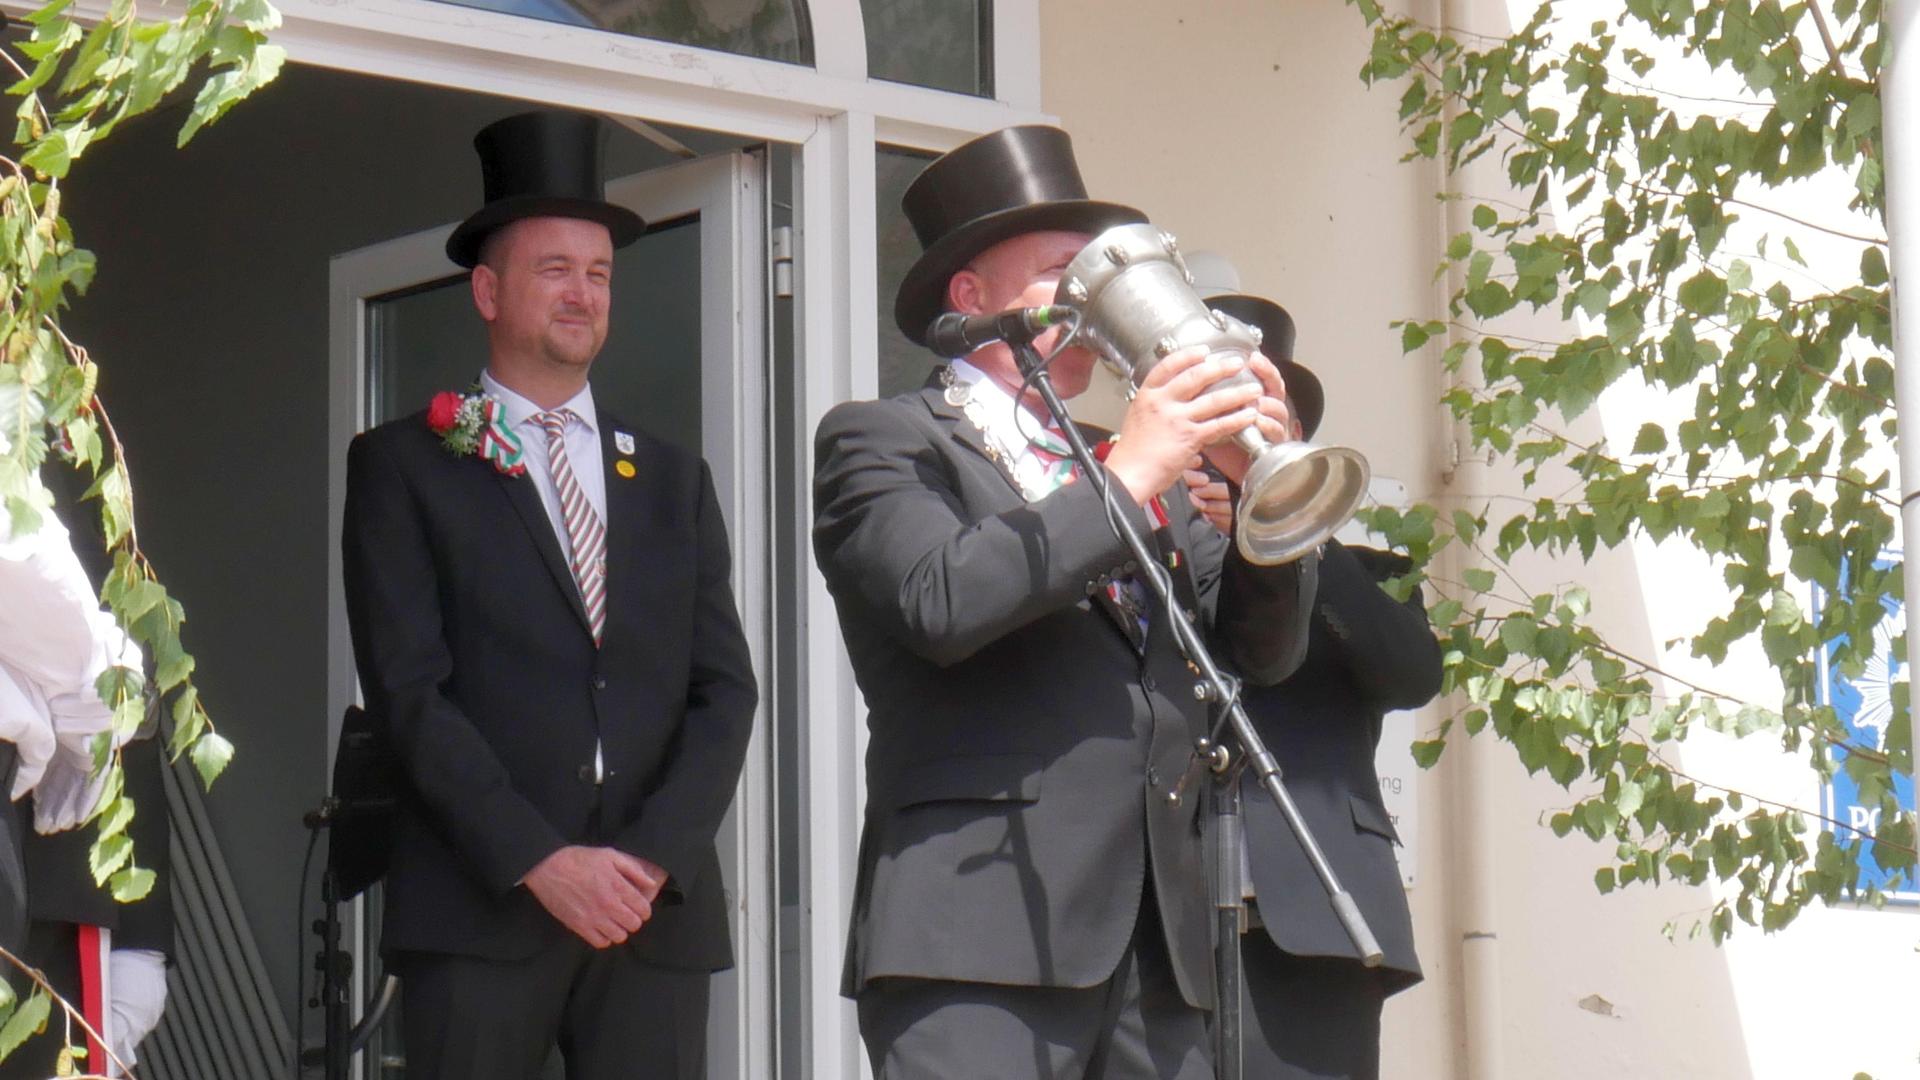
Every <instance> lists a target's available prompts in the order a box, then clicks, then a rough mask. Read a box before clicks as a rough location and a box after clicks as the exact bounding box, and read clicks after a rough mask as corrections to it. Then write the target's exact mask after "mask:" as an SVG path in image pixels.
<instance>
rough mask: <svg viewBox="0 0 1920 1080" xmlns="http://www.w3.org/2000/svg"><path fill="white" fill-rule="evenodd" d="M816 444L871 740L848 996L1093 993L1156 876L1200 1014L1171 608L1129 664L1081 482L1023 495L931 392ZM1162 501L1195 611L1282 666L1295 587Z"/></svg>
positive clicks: (1184, 684) (820, 538)
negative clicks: (978, 987) (1172, 792)
mask: <svg viewBox="0 0 1920 1080" xmlns="http://www.w3.org/2000/svg"><path fill="white" fill-rule="evenodd" d="M816 455H817V456H816V471H815V475H814V510H815V521H814V532H813V539H814V548H815V553H816V555H817V556H818V559H819V562H820V567H821V570H822V571H823V572H824V573H825V575H826V579H827V584H828V587H829V588H830V589H831V590H832V593H833V596H834V601H835V605H836V607H837V609H838V612H839V616H840V626H841V630H842V633H843V634H844V636H845V638H846V642H847V650H848V652H849V654H850V655H851V657H852V660H853V668H854V673H855V675H856V677H857V678H858V680H859V683H860V688H861V691H862V692H863V693H864V694H865V696H866V701H867V706H868V710H869V716H868V727H869V730H870V732H871V740H870V742H869V744H868V748H867V782H868V788H867V812H866V821H865V828H864V830H863V832H862V836H861V843H860V862H859V877H858V881H857V884H856V891H855V898H854V910H853V917H852V928H851V935H850V941H849V946H848V956H847V970H846V982H845V987H844V989H845V991H846V992H847V993H848V994H857V993H858V992H859V990H860V989H861V988H862V987H863V986H864V985H865V984H866V983H867V981H868V980H870V979H875V978H881V977H887V976H909V977H919V978H934V979H951V980H965V981H973V982H991V983H1000V984H1011V985H1025V986H1069V987H1086V986H1093V985H1097V984H1099V983H1100V982H1102V981H1103V980H1105V979H1106V978H1108V977H1109V976H1110V975H1111V974H1112V973H1113V971H1114V968H1115V966H1116V965H1117V964H1118V962H1119V959H1120V956H1121V954H1122V952H1123V950H1124V949H1125V948H1126V945H1127V942H1128V941H1129V939H1130V937H1131V935H1132V933H1133V928H1134V925H1135V922H1136V919H1137V915H1138V911H1139V904H1140V898H1141V895H1142V887H1143V885H1144V883H1145V875H1146V874H1147V873H1148V872H1149V870H1151V872H1152V874H1153V879H1152V880H1153V887H1154V892H1155V895H1156V897H1157V898H1158V902H1159V905H1160V908H1161V910H1162V913H1163V916H1164V923H1165V927H1166V934H1167V945H1168V949H1169V951H1170V952H1171V954H1172V956H1173V958H1174V970H1175V973H1176V976H1177V978H1178V980H1179V984H1180V990H1181V993H1182V994H1183V995H1184V996H1185V998H1186V999H1187V1000H1188V1001H1189V1002H1191V1003H1193V1004H1195V1005H1200V1006H1205V1005H1208V1004H1209V1003H1210V1002H1211V1001H1212V995H1213V982H1212V977H1211V966H1210V965H1211V954H1210V946H1209V940H1208V939H1209V933H1210V925H1211V917H1210V910H1211V909H1210V903H1209V899H1208V893H1207V881H1206V877H1205V873H1204V867H1203V852H1202V844H1201V842H1200V838H1199V830H1200V827H1201V820H1200V817H1199V807H1200V804H1201V802H1203V801H1204V800H1203V798H1202V796H1203V795H1204V792H1205V787H1206V780H1205V779H1204V777H1201V778H1196V779H1195V780H1194V781H1193V782H1192V784H1190V786H1189V788H1188V791H1187V797H1186V798H1185V799H1184V800H1183V801H1182V802H1181V803H1180V804H1179V805H1177V806H1176V805H1173V804H1171V803H1170V802H1169V800H1168V799H1167V796H1166V791H1167V789H1168V787H1170V786H1171V785H1172V784H1173V783H1175V782H1176V781H1177V779H1178V778H1179V777H1180V776H1181V775H1182V773H1183V772H1185V771H1186V769H1187V768H1188V765H1189V761H1190V758H1191V749H1192V744H1193V739H1194V737H1195V736H1196V735H1198V734H1200V733H1201V732H1202V731H1203V729H1204V725H1205V720H1204V716H1203V714H1202V711H1201V709H1200V708H1199V706H1198V705H1197V704H1196V702H1195V701H1194V698H1193V692H1192V687H1193V684H1194V681H1195V677H1194V675H1193V674H1192V672H1191V671H1190V670H1189V669H1188V667H1187V665H1186V663H1185V661H1183V660H1182V659H1181V657H1180V656H1179V654H1178V653H1177V652H1176V651H1175V648H1174V644H1173V641H1172V637H1171V635H1170V633H1169V632H1168V630H1167V624H1166V620H1165V619H1164V618H1161V619H1156V620H1154V622H1153V624H1152V631H1151V635H1150V637H1149V638H1148V640H1147V648H1146V652H1145V655H1144V658H1143V657H1142V656H1141V654H1139V653H1137V652H1136V651H1135V649H1134V647H1133V645H1132V644H1131V643H1130V642H1129V640H1128V639H1127V638H1126V637H1125V636H1123V634H1122V633H1121V631H1120V628H1119V627H1120V624H1119V623H1118V622H1117V621H1116V620H1115V619H1114V618H1113V617H1111V615H1110V611H1111V610H1112V609H1111V608H1110V607H1109V605H1108V603H1107V601H1106V597H1105V592H1104V588H1103V583H1104V581H1105V579H1106V578H1107V577H1109V576H1110V575H1111V574H1113V573H1114V572H1115V571H1116V570H1120V571H1124V569H1125V567H1124V563H1125V561H1126V560H1127V555H1126V553H1125V548H1124V547H1123V546H1122V544H1121V542H1120V541H1119V540H1117V539H1115V538H1114V536H1113V533H1112V531H1111V530H1110V528H1109V526H1108V522H1107V517H1106V512H1105V510H1104V509H1103V508H1102V506H1101V503H1100V498H1099V495H1098V494H1097V492H1096V491H1095V490H1094V486H1093V485H1092V484H1090V483H1086V482H1084V481H1083V482H1080V483H1075V484H1070V485H1068V486H1066V487H1064V488H1061V489H1060V490H1058V491H1056V492H1054V493H1053V494H1052V495H1049V496H1048V497H1046V498H1044V499H1041V500H1039V501H1038V502H1035V503H1032V504H1028V503H1027V501H1026V500H1025V499H1024V498H1022V497H1021V495H1020V493H1019V491H1018V490H1017V489H1016V488H1015V487H1014V486H1013V485H1012V483H1011V482H1010V481H1009V480H1008V479H1007V478H1006V476H1005V474H1004V473H1002V472H1001V470H1000V469H999V468H998V467H997V466H996V465H995V464H994V463H993V462H992V461H991V460H989V458H988V457H987V456H986V451H985V449H984V445H983V442H982V438H981V435H980V432H979V430H978V429H977V428H976V427H974V425H973V424H972V423H970V422H968V421H966V420H965V419H964V418H963V417H962V416H961V414H960V413H959V411H958V410H956V409H954V408H953V407H951V406H949V405H947V404H946V402H945V401H944V400H943V398H942V396H941V394H940V391H939V390H938V388H936V387H932V386H929V387H928V388H927V389H925V390H922V391H920V392H918V393H913V394H906V395H902V396H900V397H897V398H894V399H891V400H888V401H870V402H856V403H851V404H846V405H842V406H839V407H837V408H835V409H834V410H833V411H832V412H830V413H828V414H827V416H826V418H825V419H824V420H823V421H822V422H821V425H820V430H819V432H818V434H817V436H816ZM1122 501H1123V502H1125V503H1126V511H1127V513H1128V515H1129V517H1131V518H1132V519H1133V521H1134V523H1135V525H1136V526H1138V527H1139V528H1141V530H1142V532H1143V534H1144V533H1148V532H1150V531H1151V528H1152V527H1151V526H1150V525H1149V524H1148V523H1147V520H1146V516H1145V514H1144V513H1142V512H1141V511H1140V510H1139V508H1138V507H1135V506H1133V504H1132V502H1131V500H1122ZM1168 502H1169V503H1170V504H1171V506H1170V508H1171V510H1172V512H1173V514H1174V524H1173V527H1172V529H1171V530H1170V532H1171V533H1172V534H1173V536H1172V539H1171V543H1170V545H1169V546H1170V547H1178V548H1182V549H1184V551H1183V554H1182V560H1181V561H1182V568H1181V571H1180V573H1181V574H1189V573H1190V574H1191V578H1190V580H1189V581H1188V587H1189V588H1190V589H1191V594H1192V597H1193V600H1194V603H1195V606H1197V607H1198V608H1199V609H1200V611H1199V614H1200V616H1201V618H1202V619H1203V620H1204V621H1205V622H1206V623H1208V624H1211V625H1212V626H1214V627H1215V628H1216V629H1218V630H1223V631H1227V632H1228V633H1227V636H1228V637H1229V638H1231V640H1232V641H1233V642H1234V643H1235V644H1236V645H1237V646H1238V648H1237V650H1236V652H1235V656H1236V658H1237V659H1238V660H1239V661H1240V662H1241V663H1242V664H1243V665H1246V666H1248V667H1249V668H1252V669H1257V670H1260V671H1263V672H1264V673H1265V674H1266V676H1267V677H1269V678H1279V677H1281V676H1283V675H1285V674H1286V673H1287V672H1289V671H1291V670H1292V667H1293V666H1294V665H1295V664H1297V663H1298V661H1299V655H1300V645H1301V643H1302V641H1303V635H1302V634H1301V633H1300V630H1301V623H1302V622H1303V621H1304V618H1305V615H1306V610H1307V608H1306V604H1307V600H1306V599H1303V597H1302V595H1301V594H1302V592H1303V591H1304V592H1305V593H1306V595H1307V597H1310V596H1311V588H1312V585H1311V578H1310V575H1309V574H1305V573H1303V572H1301V571H1299V570H1297V569H1295V568H1274V569H1256V568H1254V567H1251V566H1248V565H1247V564H1245V563H1243V562H1241V561H1240V560H1239V558H1238V556H1233V555H1227V554H1226V550H1225V549H1226V546H1227V545H1226V542H1225V540H1224V539H1222V538H1221V537H1220V536H1219V535H1218V534H1217V533H1215V532H1214V530H1213V529H1212V528H1210V527H1208V526H1207V525H1206V524H1205V522H1204V521H1199V520H1198V519H1196V518H1195V517H1194V515H1192V513H1191V511H1190V509H1189V507H1188V506H1187V505H1186V504H1185V501H1184V499H1180V498H1169V499H1168Z"/></svg>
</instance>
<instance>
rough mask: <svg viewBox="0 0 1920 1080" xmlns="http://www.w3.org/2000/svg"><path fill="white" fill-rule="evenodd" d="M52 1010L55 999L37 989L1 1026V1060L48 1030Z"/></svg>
mask: <svg viewBox="0 0 1920 1080" xmlns="http://www.w3.org/2000/svg"><path fill="white" fill-rule="evenodd" d="M52 1009H53V999H51V998H49V997H48V996H47V992H46V991H45V990H39V989H36V990H35V991H34V992H33V993H32V995H30V996H29V997H28V998H27V1000H26V1001H25V1002H24V1003H22V1004H21V1006H20V1007H19V1008H17V1009H15V1010H14V1011H13V1014H12V1015H11V1016H8V1017H7V1022H6V1023H5V1024H0V1058H5V1057H7V1056H9V1055H11V1054H12V1053H13V1052H14V1051H15V1050H18V1049H20V1044H22V1043H24V1042H26V1041H27V1040H28V1039H29V1038H31V1037H33V1036H35V1035H38V1034H40V1033H41V1032H43V1031H45V1030H47V1016H48V1014H49V1013H50V1012H51V1011H52Z"/></svg>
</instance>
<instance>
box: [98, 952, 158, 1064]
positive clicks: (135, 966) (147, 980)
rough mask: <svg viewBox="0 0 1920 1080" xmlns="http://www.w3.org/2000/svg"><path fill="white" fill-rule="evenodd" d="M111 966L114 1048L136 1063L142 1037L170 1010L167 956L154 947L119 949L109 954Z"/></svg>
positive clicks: (127, 1061)
mask: <svg viewBox="0 0 1920 1080" xmlns="http://www.w3.org/2000/svg"><path fill="white" fill-rule="evenodd" d="M107 969H108V975H107V980H108V981H107V985H108V986H110V987H112V988H113V1001H112V1004H111V1006H110V1008H111V1010H112V1012H113V1023H112V1025H111V1030H112V1040H113V1047H112V1049H113V1052H114V1054H115V1056H117V1057H119V1059H120V1060H121V1061H124V1062H126V1063H127V1064H128V1065H134V1064H137V1062H136V1061H135V1059H134V1051H135V1050H137V1049H138V1048H139V1046H140V1040H142V1039H144V1038H146V1037H147V1035H148V1033H150V1032H152V1031H153V1029H154V1028H156V1027H158V1026H160V1014H161V1013H162V1012H165V1011H166V1007H167V956H166V954H165V953H162V952H156V951H154V950H152V949H115V950H113V951H112V952H110V953H108V954H107ZM114 1075H116V1076H117V1075H120V1074H119V1073H118V1072H117V1071H116V1072H115V1074H114Z"/></svg>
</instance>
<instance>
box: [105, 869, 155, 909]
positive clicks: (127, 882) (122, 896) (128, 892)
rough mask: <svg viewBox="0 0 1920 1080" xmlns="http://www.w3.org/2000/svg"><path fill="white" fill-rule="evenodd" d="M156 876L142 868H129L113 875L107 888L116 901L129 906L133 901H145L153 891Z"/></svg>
mask: <svg viewBox="0 0 1920 1080" xmlns="http://www.w3.org/2000/svg"><path fill="white" fill-rule="evenodd" d="M157 876H158V875H156V874H155V873H154V872H153V871H152V870H149V869H147V868H146V867H144V866H129V867H127V868H126V869H124V870H121V871H120V872H119V873H117V874H115V875H113V880H112V881H111V882H109V883H108V888H109V889H111V890H112V892H113V898H114V899H115V900H116V901H118V902H120V903H122V904H131V903H133V902H134V901H135V900H142V899H145V898H146V895H147V894H148V893H150V892H152V891H153V883H154V881H155V879H156V878H157Z"/></svg>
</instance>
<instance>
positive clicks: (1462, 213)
mask: <svg viewBox="0 0 1920 1080" xmlns="http://www.w3.org/2000/svg"><path fill="white" fill-rule="evenodd" d="M1915 2H1920V0H1915ZM1473 6H1474V5H1473V4H1472V2H1471V0H1438V4H1437V12H1436V14H1437V15H1438V19H1437V24H1438V25H1439V26H1442V27H1449V28H1460V27H1462V26H1465V25H1466V23H1465V22H1463V21H1462V16H1463V14H1467V12H1466V11H1464V10H1463V9H1468V8H1471V7H1473ZM1504 13H1505V12H1504V5H1502V14H1504ZM1455 113H1456V110H1455V109H1454V108H1453V107H1452V106H1451V105H1449V106H1448V107H1447V109H1446V113H1445V119H1446V120H1447V122H1448V123H1449V124H1450V123H1452V121H1453V119H1454V116H1455ZM1469 168H1470V169H1471V168H1473V167H1472V166H1469ZM1436 175H1437V176H1438V179H1439V183H1440V190H1442V191H1445V190H1447V188H1448V186H1449V178H1448V176H1447V172H1446V164H1445V162H1444V160H1441V161H1438V162H1436ZM1441 207H1442V209H1441V228H1442V230H1443V234H1442V235H1441V237H1440V250H1441V251H1445V250H1446V245H1447V241H1448V239H1450V238H1451V237H1453V236H1455V235H1457V234H1459V233H1462V232H1466V231H1467V230H1468V227H1469V216H1468V215H1469V212H1470V211H1469V209H1468V207H1467V205H1466V204H1465V202H1464V201H1462V200H1458V199H1449V200H1446V201H1444V202H1443V203H1442V204H1441ZM1465 286H1466V280H1465V274H1464V271H1462V270H1461V268H1460V267H1459V266H1458V264H1449V266H1448V268H1447V273H1446V276H1445V287H1446V290H1447V294H1448V296H1449V297H1450V296H1451V295H1452V294H1454V293H1455V292H1457V291H1459V290H1460V289H1462V288H1464V287H1465ZM1441 311H1442V312H1443V315H1442V317H1443V318H1445V315H1444V312H1445V311H1446V306H1445V298H1443V300H1442V305H1441ZM1447 322H1448V328H1447V334H1446V342H1447V344H1448V345H1453V344H1456V343H1457V342H1459V341H1460V340H1462V338H1463V337H1464V335H1463V334H1462V333H1461V331H1460V330H1458V329H1457V328H1455V327H1454V326H1453V325H1452V320H1451V319H1447ZM1470 377H1471V376H1469V375H1468V374H1466V373H1465V372H1464V371H1463V372H1459V373H1453V374H1450V375H1448V376H1447V378H1448V380H1449V388H1450V389H1451V388H1452V387H1453V386H1457V385H1459V384H1460V383H1461V382H1462V381H1463V380H1465V379H1467V378H1470ZM1441 429H1442V430H1443V431H1445V432H1447V434H1448V438H1447V441H1446V443H1445V445H1444V446H1442V447H1441V452H1442V454H1443V455H1444V456H1443V457H1442V458H1441V462H1442V478H1443V483H1444V484H1445V485H1447V486H1451V487H1452V488H1453V489H1454V490H1455V491H1465V492H1480V491H1485V490H1487V487H1486V481H1487V479H1488V477H1487V472H1488V470H1487V468H1486V464H1485V459H1484V458H1477V457H1475V456H1474V455H1473V454H1472V453H1471V451H1470V447H1471V446H1472V441H1471V439H1470V438H1469V435H1468V432H1467V431H1466V428H1465V427H1464V425H1461V424H1459V423H1457V422H1455V420H1454V419H1453V416H1452V413H1451V411H1450V410H1449V409H1447V408H1446V407H1444V406H1443V407H1442V410H1441ZM1916 475H1920V473H1917V474H1916ZM1447 501H1448V502H1455V501H1456V500H1452V499H1449V500H1447ZM1474 563H1475V558H1474V556H1473V554H1472V553H1471V552H1470V551H1468V550H1467V549H1465V548H1464V547H1462V546H1460V545H1453V546H1452V547H1450V548H1449V549H1448V552H1446V553H1445V558H1444V562H1443V566H1445V568H1446V571H1447V572H1448V573H1449V574H1450V575H1451V576H1452V578H1453V580H1455V581H1459V580H1461V578H1462V576H1463V575H1462V573H1461V571H1463V570H1465V569H1467V568H1468V567H1469V566H1472V565H1474ZM1916 595H1920V594H1916ZM1499 749H1500V748H1499V745H1498V740H1497V739H1496V738H1495V737H1494V736H1493V735H1492V734H1491V733H1488V732H1482V733H1481V735H1480V736H1479V737H1477V738H1471V739H1468V738H1461V739H1460V742H1459V745H1456V746H1455V747H1454V748H1453V752H1452V754H1451V755H1449V756H1451V757H1452V758H1453V774H1452V777H1451V780H1452V784H1453V810H1454V814H1453V817H1454V822H1455V825H1454V831H1453V839H1454V844H1455V846H1456V847H1457V849H1458V852H1459V856H1458V861H1457V862H1456V864H1455V867H1456V869H1455V875H1454V882H1453V910H1454V926H1455V928H1456V930H1457V931H1458V933H1459V935H1460V953H1459V956H1460V1006H1459V1012H1460V1034H1461V1043H1460V1053H1459V1057H1458V1059H1457V1060H1456V1063H1455V1075H1456V1076H1458V1077H1464V1078H1466V1080H1500V1078H1501V1077H1502V1075H1503V1073H1502V1069H1501V1061H1502V1058H1503V1056H1504V1055H1503V1054H1502V1052H1501V1051H1502V1047H1501V1037H1500V1030H1501V1029H1500V1016H1501V1009H1500V938H1499V934H1498V932H1497V931H1496V929H1495V928H1496V927H1497V926H1498V925H1499V923H1498V910H1497V904H1496V893H1497V891H1498V889H1497V881H1498V874H1497V873H1496V871H1497V864H1496V854H1497V849H1496V846H1495V843H1494V837H1496V836H1498V835H1499V831H1498V828H1497V826H1498V817H1499V809H1500V808H1499V805H1498V797H1497V796H1496V794H1495V792H1496V790H1497V788H1498V783H1497V781H1496V779H1495V778H1496V776H1497V775H1498V769H1499V767H1500V766H1501V764H1502V762H1501V761H1500V760H1499V759H1498V756H1497V755H1498V751H1499Z"/></svg>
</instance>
